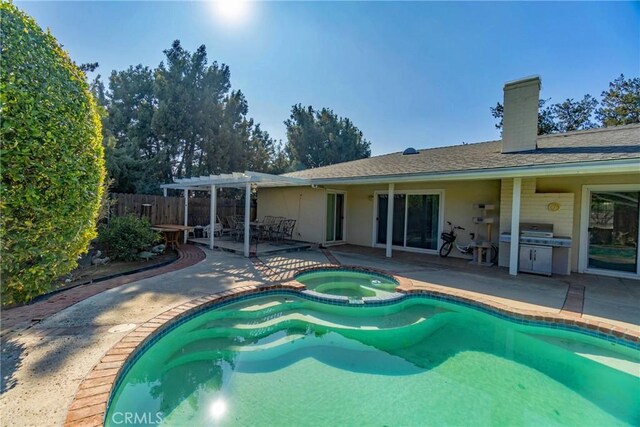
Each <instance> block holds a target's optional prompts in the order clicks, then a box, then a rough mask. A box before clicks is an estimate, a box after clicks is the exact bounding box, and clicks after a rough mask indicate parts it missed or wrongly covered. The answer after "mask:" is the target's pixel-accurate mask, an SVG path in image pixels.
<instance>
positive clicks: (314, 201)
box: [257, 187, 325, 243]
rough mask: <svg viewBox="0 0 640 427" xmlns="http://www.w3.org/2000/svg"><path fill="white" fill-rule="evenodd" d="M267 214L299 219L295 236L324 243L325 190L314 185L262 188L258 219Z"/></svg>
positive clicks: (299, 238) (298, 238)
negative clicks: (313, 186)
mask: <svg viewBox="0 0 640 427" xmlns="http://www.w3.org/2000/svg"><path fill="white" fill-rule="evenodd" d="M265 215H272V216H283V217H286V218H289V219H295V220H296V226H295V228H294V231H293V239H294V240H301V241H305V242H314V243H321V242H322V241H323V235H324V233H323V230H324V221H325V218H324V217H325V190H324V189H321V188H312V187H285V188H260V189H259V190H258V215H257V216H258V219H262V218H264V216H265Z"/></svg>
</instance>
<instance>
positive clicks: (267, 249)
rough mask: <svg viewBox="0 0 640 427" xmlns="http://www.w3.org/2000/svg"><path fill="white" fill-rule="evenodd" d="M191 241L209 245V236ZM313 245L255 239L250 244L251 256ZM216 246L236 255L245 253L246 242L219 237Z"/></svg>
mask: <svg viewBox="0 0 640 427" xmlns="http://www.w3.org/2000/svg"><path fill="white" fill-rule="evenodd" d="M189 242H190V243H193V244H196V245H202V246H205V247H208V246H209V243H210V242H209V239H208V238H193V237H192V238H189ZM312 246H313V245H312V244H311V243H305V242H296V241H294V240H285V241H264V242H262V241H260V242H258V241H256V240H255V239H254V240H253V241H252V242H251V243H250V244H249V254H250V255H251V256H268V255H273V254H277V253H283V252H295V251H301V250H304V249H309V248H311V247H312ZM214 247H215V248H216V249H220V250H223V251H227V252H232V253H234V254H236V255H244V242H240V241H237V240H234V239H232V238H230V237H222V238H217V239H216V240H215V244H214Z"/></svg>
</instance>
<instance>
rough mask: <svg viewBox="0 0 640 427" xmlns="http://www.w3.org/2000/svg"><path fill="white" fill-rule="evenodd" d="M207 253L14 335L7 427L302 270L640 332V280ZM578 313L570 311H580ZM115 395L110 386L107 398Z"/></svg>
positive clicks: (55, 420)
mask: <svg viewBox="0 0 640 427" xmlns="http://www.w3.org/2000/svg"><path fill="white" fill-rule="evenodd" d="M205 253H206V259H204V260H203V261H201V262H199V263H198V264H195V265H193V266H191V267H187V268H184V269H182V270H179V271H174V272H171V273H167V274H163V275H160V276H155V277H150V278H146V279H143V280H139V281H135V282H131V283H126V284H123V285H121V286H118V287H114V288H111V289H108V290H106V291H104V292H101V293H99V294H97V295H94V296H92V297H89V298H87V299H85V300H82V301H80V302H77V303H76V304H74V305H72V306H70V307H68V308H66V309H63V310H62V311H60V312H58V313H56V314H54V315H52V316H50V317H47V318H45V319H43V320H42V321H40V322H39V323H37V324H35V325H33V326H31V327H29V328H27V329H23V330H17V331H15V332H13V333H11V334H9V335H7V336H5V337H4V338H3V343H2V396H1V397H0V411H1V412H2V414H3V416H2V424H3V425H34V426H41V425H62V424H63V423H64V422H65V419H66V417H67V412H68V408H69V406H70V405H71V404H72V402H73V401H74V397H75V396H76V392H77V391H78V386H79V385H80V383H81V382H82V381H83V380H84V379H85V378H86V377H87V375H90V373H91V372H92V369H93V367H94V366H95V365H96V364H97V363H98V362H99V361H100V360H101V359H103V356H104V355H105V353H106V352H107V351H108V350H109V349H111V348H112V347H113V346H114V345H115V344H116V343H118V342H119V341H120V340H121V339H122V338H123V337H124V336H126V335H127V334H128V333H129V332H130V331H131V330H132V329H133V328H135V327H137V326H139V325H142V324H145V323H146V322H148V321H149V319H152V318H155V317H157V316H159V315H161V314H162V313H164V312H166V311H167V310H170V309H172V308H174V307H177V306H180V305H182V304H185V303H187V302H189V301H191V300H193V299H195V298H198V297H202V296H205V295H210V294H212V293H217V292H224V291H228V290H231V289H237V288H241V287H246V286H262V285H268V284H273V283H285V282H287V281H289V280H291V278H292V277H293V275H294V274H295V272H296V271H299V270H300V269H305V268H309V267H314V266H319V265H325V264H336V263H341V264H345V265H361V266H365V267H372V268H376V269H383V270H387V271H390V272H392V273H393V274H396V275H398V276H402V277H406V278H408V279H410V280H411V282H412V286H414V287H415V288H418V289H419V288H424V289H430V288H438V289H443V290H445V291H448V292H450V293H453V292H464V293H465V294H466V295H468V296H474V295H475V296H477V297H478V298H483V299H489V300H492V301H495V302H496V303H497V304H501V305H506V306H509V307H513V308H516V309H518V308H521V309H525V310H534V311H539V312H545V313H549V314H558V313H561V312H562V311H563V309H564V310H566V309H567V302H568V301H569V302H571V300H572V299H576V298H577V299H579V300H580V302H581V304H580V308H581V310H582V314H581V316H582V317H583V318H585V319H592V320H595V321H602V322H607V323H610V324H613V325H617V326H619V327H621V328H625V329H631V330H634V331H636V332H638V333H640V326H638V325H639V324H640V313H639V312H638V309H637V307H638V305H639V302H640V282H638V281H633V280H621V279H609V278H606V279H605V278H599V277H594V276H582V275H574V276H570V277H568V278H561V279H558V278H544V277H537V276H529V275H523V276H517V277H515V278H514V277H511V276H508V274H506V273H505V272H504V271H502V270H499V269H497V268H491V269H486V268H480V267H476V268H468V267H466V264H464V261H461V260H446V263H443V262H441V260H439V259H438V258H437V257H431V256H422V258H421V262H415V260H413V259H402V258H401V257H398V259H396V258H394V259H386V258H383V257H380V256H378V254H376V253H366V252H365V253H359V252H357V251H354V250H352V248H348V247H345V248H339V247H338V248H332V249H331V250H330V251H327V250H309V251H303V252H295V253H287V254H279V255H273V256H269V257H260V258H257V259H256V258H253V259H246V258H242V257H239V256H237V255H233V254H230V253H225V252H222V251H214V252H212V251H209V250H205ZM576 289H577V291H576ZM580 290H581V292H580ZM572 291H574V292H572ZM574 302H575V301H574ZM576 307H577V305H575V304H574V305H573V306H572V305H571V304H569V308H570V309H572V310H574V311H575V310H576V309H577V308H576ZM576 316H580V314H576ZM96 389H99V386H98V387H96ZM107 392H108V389H107V388H105V391H104V393H107ZM101 398H103V397H101ZM76 409H77V408H76ZM98 409H99V408H98ZM85 414H86V418H78V419H77V420H76V421H77V422H78V424H83V420H84V421H86V423H85V424H87V425H88V424H91V423H92V422H93V423H95V421H96V419H99V417H93V418H92V416H93V415H96V414H92V413H91V411H86V412H85Z"/></svg>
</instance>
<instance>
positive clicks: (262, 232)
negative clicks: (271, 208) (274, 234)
mask: <svg viewBox="0 0 640 427" xmlns="http://www.w3.org/2000/svg"><path fill="white" fill-rule="evenodd" d="M276 220H277V217H275V216H271V215H265V217H264V218H263V220H262V222H261V223H260V226H259V227H258V229H257V231H258V233H257V234H258V240H268V239H269V233H270V232H271V229H272V228H273V227H274V225H276Z"/></svg>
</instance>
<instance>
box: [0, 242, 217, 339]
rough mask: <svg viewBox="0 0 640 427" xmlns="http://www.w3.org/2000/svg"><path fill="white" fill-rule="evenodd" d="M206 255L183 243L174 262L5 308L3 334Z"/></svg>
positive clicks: (8, 333)
mask: <svg viewBox="0 0 640 427" xmlns="http://www.w3.org/2000/svg"><path fill="white" fill-rule="evenodd" d="M205 258H206V254H205V253H204V251H203V250H202V249H200V248H198V247H196V246H194V245H180V247H179V248H178V258H176V259H175V260H174V261H173V262H171V263H170V264H166V265H164V266H160V267H158V268H151V269H149V270H144V271H140V272H138V273H133V274H128V275H123V276H118V277H115V278H113V279H109V280H104V281H101V282H97V283H93V284H90V285H80V286H76V287H74V288H71V289H68V290H66V291H62V292H59V293H57V294H55V295H52V296H51V297H50V298H47V299H46V300H42V301H38V302H35V303H33V304H27V305H23V306H20V307H15V308H10V309H8V310H2V315H1V323H2V329H0V337H1V338H2V339H3V340H4V339H5V338H8V337H9V336H10V335H11V334H12V333H14V332H19V331H22V330H25V329H29V328H30V327H31V326H33V325H35V324H37V323H38V322H40V321H42V320H44V319H46V318H47V317H49V316H51V315H53V314H56V313H58V312H59V311H62V310H64V309H66V308H68V307H71V306H72V305H74V304H76V303H78V302H80V301H83V300H85V299H87V298H89V297H92V296H94V295H97V294H99V293H101V292H104V291H106V290H108V289H112V288H116V287H118V286H122V285H125V284H127V283H131V282H135V281H138V280H142V279H148V278H150V277H154V276H158V275H160V274H165V273H170V272H173V271H178V270H182V269H183V268H187V267H191V266H192V265H195V264H197V263H199V262H200V261H202V260H204V259H205Z"/></svg>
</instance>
